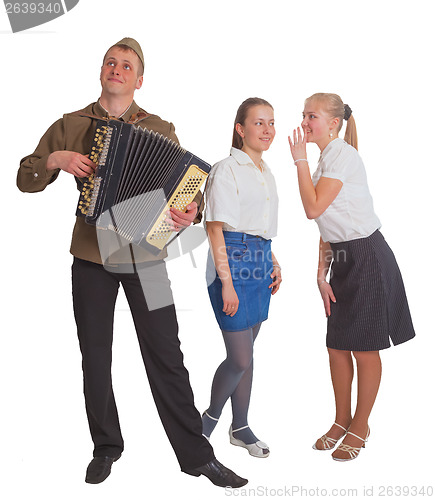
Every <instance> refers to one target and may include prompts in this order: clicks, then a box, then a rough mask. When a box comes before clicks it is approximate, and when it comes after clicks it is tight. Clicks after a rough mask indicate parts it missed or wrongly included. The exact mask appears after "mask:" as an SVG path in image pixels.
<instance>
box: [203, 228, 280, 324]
mask: <svg viewBox="0 0 435 500" xmlns="http://www.w3.org/2000/svg"><path fill="white" fill-rule="evenodd" d="M223 234H224V238H225V245H226V251H227V256H228V264H229V266H230V271H231V278H232V280H233V285H234V288H235V290H236V293H237V297H238V299H239V308H238V310H237V312H236V314H235V315H234V316H233V317H231V316H229V315H228V316H227V315H226V314H225V313H224V312H223V311H222V308H223V300H222V283H221V280H220V278H219V276H218V274H217V272H216V269H215V266H214V263H213V258H212V256H211V253H210V251H209V254H208V261H207V285H208V294H209V296H210V301H211V305H212V307H213V311H214V314H215V316H216V320H217V322H218V324H219V327H220V328H221V330H225V331H228V332H235V331H240V330H247V329H248V328H252V327H253V326H255V325H258V324H259V323H261V322H262V321H265V320H266V319H267V317H268V314H269V304H270V297H271V294H272V289H271V288H269V285H270V284H271V283H272V278H271V277H270V275H271V274H272V272H273V262H272V250H271V245H270V243H271V240H265V239H264V238H261V237H260V236H252V235H250V234H246V233H236V232H230V231H224V232H223Z"/></svg>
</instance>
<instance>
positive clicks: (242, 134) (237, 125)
mask: <svg viewBox="0 0 435 500" xmlns="http://www.w3.org/2000/svg"><path fill="white" fill-rule="evenodd" d="M236 132H237V133H238V134H239V135H240V137H241V138H242V139H243V138H244V137H245V133H244V132H243V125H242V124H241V123H236Z"/></svg>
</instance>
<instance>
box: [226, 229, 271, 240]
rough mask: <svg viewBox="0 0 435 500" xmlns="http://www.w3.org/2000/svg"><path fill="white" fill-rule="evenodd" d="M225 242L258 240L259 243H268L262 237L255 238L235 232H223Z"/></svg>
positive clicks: (252, 235) (251, 235)
mask: <svg viewBox="0 0 435 500" xmlns="http://www.w3.org/2000/svg"><path fill="white" fill-rule="evenodd" d="M223 234H224V238H225V240H230V239H231V240H233V241H242V242H243V241H247V240H260V241H268V240H266V239H265V238H263V237H262V236H256V235H254V234H247V233H239V232H236V231H223Z"/></svg>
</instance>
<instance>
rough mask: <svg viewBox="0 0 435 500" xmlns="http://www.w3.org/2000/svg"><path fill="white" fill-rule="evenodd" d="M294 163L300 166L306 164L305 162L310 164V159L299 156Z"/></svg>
mask: <svg viewBox="0 0 435 500" xmlns="http://www.w3.org/2000/svg"><path fill="white" fill-rule="evenodd" d="M293 163H294V164H295V165H296V166H298V165H300V164H302V165H305V163H306V164H307V165H308V160H307V159H306V158H298V159H296V160H293Z"/></svg>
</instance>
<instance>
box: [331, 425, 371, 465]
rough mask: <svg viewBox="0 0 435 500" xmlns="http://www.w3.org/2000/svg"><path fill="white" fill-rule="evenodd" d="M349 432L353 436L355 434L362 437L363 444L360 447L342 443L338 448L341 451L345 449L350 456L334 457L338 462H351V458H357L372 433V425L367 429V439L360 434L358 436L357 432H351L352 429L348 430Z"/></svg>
mask: <svg viewBox="0 0 435 500" xmlns="http://www.w3.org/2000/svg"><path fill="white" fill-rule="evenodd" d="M347 434H350V435H351V436H354V437H356V438H358V439H360V440H361V441H362V442H363V444H362V446H361V447H360V448H358V447H356V446H349V445H348V444H343V443H341V444H340V446H339V447H338V448H337V450H341V451H345V452H346V453H349V458H336V457H332V458H333V459H334V460H337V462H349V460H355V458H356V457H357V456H358V455H359V452H360V451H361V449H362V448H365V447H366V443H367V440H368V438H369V434H370V427H369V428H368V430H367V436H366V438H365V439H364V438H362V437H360V436H357V435H356V434H354V433H353V432H350V431H348V432H347Z"/></svg>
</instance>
